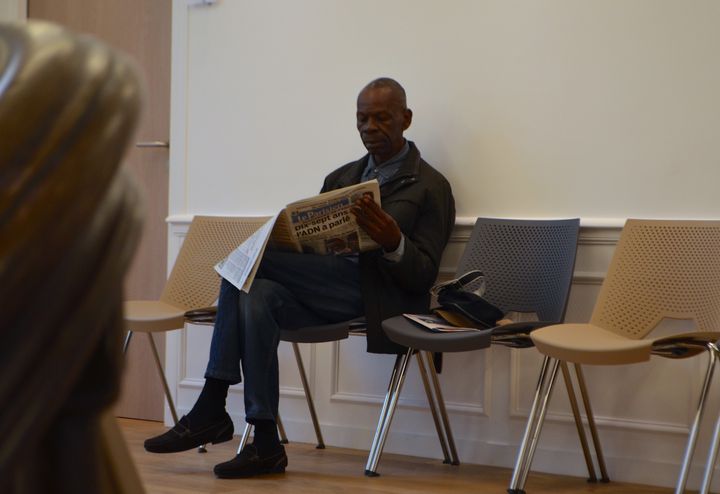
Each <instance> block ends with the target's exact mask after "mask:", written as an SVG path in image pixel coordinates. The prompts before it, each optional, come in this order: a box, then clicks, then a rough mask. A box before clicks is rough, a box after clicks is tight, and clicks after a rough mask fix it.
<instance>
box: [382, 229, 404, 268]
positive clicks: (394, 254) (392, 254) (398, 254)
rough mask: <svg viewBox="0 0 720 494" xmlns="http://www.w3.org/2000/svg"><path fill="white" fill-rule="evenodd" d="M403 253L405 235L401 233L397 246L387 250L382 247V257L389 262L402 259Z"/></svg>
mask: <svg viewBox="0 0 720 494" xmlns="http://www.w3.org/2000/svg"><path fill="white" fill-rule="evenodd" d="M404 253H405V235H403V234H402V233H401V234H400V242H399V243H398V246H397V248H395V250H392V251H387V250H385V249H383V257H384V258H385V259H386V260H388V261H390V262H398V261H399V260H400V259H402V256H403V254H404Z"/></svg>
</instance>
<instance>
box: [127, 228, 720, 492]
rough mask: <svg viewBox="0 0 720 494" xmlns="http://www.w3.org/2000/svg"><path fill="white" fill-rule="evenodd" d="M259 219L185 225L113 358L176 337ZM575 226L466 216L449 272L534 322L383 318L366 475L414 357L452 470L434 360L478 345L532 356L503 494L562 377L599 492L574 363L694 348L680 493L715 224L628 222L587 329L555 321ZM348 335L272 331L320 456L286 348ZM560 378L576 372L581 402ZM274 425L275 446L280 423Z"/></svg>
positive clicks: (715, 287) (336, 327) (715, 315)
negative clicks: (388, 368) (164, 335)
mask: <svg viewBox="0 0 720 494" xmlns="http://www.w3.org/2000/svg"><path fill="white" fill-rule="evenodd" d="M264 221H265V219H264V218H237V217H233V218H226V217H210V216H197V217H195V219H194V220H193V222H192V223H191V225H190V229H189V231H188V235H187V237H186V239H185V242H184V244H183V247H182V249H181V250H180V253H179V255H178V258H177V260H176V263H175V267H174V268H173V270H172V272H171V275H170V277H169V280H168V283H167V285H166V288H165V290H164V291H163V294H162V296H161V299H160V300H159V301H156V302H128V303H127V304H126V316H125V317H126V324H127V328H128V336H127V338H126V348H127V344H128V343H129V341H130V336H131V335H132V333H133V332H134V331H142V332H147V333H148V336H149V338H150V342H151V345H152V346H153V347H154V343H153V339H152V332H155V331H167V330H170V329H179V328H182V327H184V324H185V319H184V317H183V314H184V313H185V312H186V311H187V310H190V309H193V308H198V307H205V306H207V305H209V304H211V303H212V302H213V301H214V300H215V298H216V296H217V290H218V285H219V280H218V278H217V275H216V274H215V273H214V271H213V269H212V266H214V264H215V263H217V262H218V261H219V260H220V259H222V258H223V257H225V256H226V255H227V253H228V252H229V251H230V250H232V249H233V248H234V247H235V246H237V245H238V244H239V243H241V242H242V241H243V240H244V239H245V238H247V237H248V236H249V235H251V234H252V233H253V232H254V231H255V229H257V228H258V227H259V226H260V225H261V224H262V223H263V222H264ZM579 227H580V224H579V220H578V219H569V220H506V219H492V218H479V219H478V220H477V222H476V224H475V226H474V228H473V231H472V234H471V237H470V240H469V242H468V244H467V246H466V248H465V251H464V253H463V255H462V257H461V260H460V262H459V265H458V269H457V274H458V275H460V274H462V273H465V272H467V271H469V270H472V269H478V270H480V271H482V272H483V273H484V274H485V279H486V280H487V285H486V291H485V294H484V297H485V298H486V299H487V300H489V301H490V302H492V303H493V304H495V305H496V306H498V307H500V308H501V309H502V310H503V312H506V313H507V312H512V313H515V314H531V315H533V316H534V317H533V318H532V319H533V320H532V321H529V322H516V323H513V324H509V325H504V326H499V327H496V328H493V329H489V330H487V331H482V332H473V333H453V334H436V333H429V332H427V331H424V330H422V329H419V328H417V327H416V326H414V325H413V324H411V323H410V322H408V321H407V320H406V319H405V318H403V317H396V318H392V319H389V320H386V321H384V322H383V329H384V331H385V332H386V333H387V335H388V337H389V338H390V339H392V340H393V341H395V342H397V343H400V344H402V345H404V346H406V347H407V348H408V350H407V352H406V353H405V354H401V355H398V356H397V358H396V361H395V365H394V368H393V371H392V375H391V378H390V383H389V386H388V391H387V393H386V396H385V400H384V402H383V405H382V409H381V412H380V417H379V420H378V426H377V429H376V433H375V436H374V439H373V442H372V446H371V448H370V452H369V455H368V461H367V464H366V467H365V473H366V475H368V476H375V475H378V473H377V470H378V464H379V461H380V456H381V454H382V450H383V447H384V444H385V440H386V438H387V435H388V432H389V429H390V424H391V422H392V418H393V414H394V411H395V409H396V406H397V402H398V399H399V396H400V392H401V389H402V386H403V382H404V380H405V376H406V374H407V371H408V367H409V363H410V360H411V359H412V356H413V355H415V357H416V359H417V362H418V365H419V368H420V371H421V372H420V375H421V378H422V380H423V384H424V388H425V391H426V394H427V398H428V403H429V408H430V411H431V412H432V415H433V419H434V424H435V427H436V431H437V434H438V438H439V441H440V446H441V449H442V451H443V456H444V461H445V463H449V464H454V465H457V464H459V458H458V455H457V451H456V448H455V444H454V440H453V436H452V431H451V428H450V423H449V420H448V416H447V413H446V410H445V406H444V402H443V397H442V391H441V389H440V385H439V380H438V376H437V373H436V368H435V365H434V363H433V362H434V359H433V355H434V354H438V353H445V352H461V351H471V350H480V349H484V348H488V347H490V345H503V346H507V347H511V348H518V349H520V348H532V347H535V348H537V350H539V351H540V352H541V353H542V354H543V355H544V361H543V364H542V367H541V371H540V376H539V380H538V385H537V388H536V392H535V395H534V400H533V405H532V407H531V410H530V416H529V418H528V424H527V427H526V430H525V434H524V437H523V439H522V442H521V443H520V449H519V453H518V457H517V460H516V465H515V468H514V471H513V475H512V480H511V483H510V486H509V489H508V492H510V493H511V494H516V493H521V492H524V490H523V489H524V485H525V482H526V479H527V476H528V474H529V471H530V466H531V462H532V458H533V455H534V452H535V449H536V446H537V444H538V441H539V437H540V431H541V428H542V424H543V421H544V418H545V413H546V410H547V405H548V402H549V398H550V393H551V392H552V388H553V385H554V382H555V380H556V376H557V373H558V370H560V371H561V373H562V375H563V379H564V382H565V386H566V389H567V392H568V397H569V402H570V405H571V409H572V412H573V417H574V419H575V424H576V428H577V432H578V437H579V441H580V445H581V448H582V451H583V455H584V459H585V462H586V465H587V469H588V479H589V480H590V481H597V480H598V475H597V474H596V473H595V467H594V462H593V455H592V454H591V447H590V441H588V439H587V435H586V432H585V426H584V425H583V420H582V417H581V411H580V402H581V403H582V407H583V408H584V412H585V416H586V420H587V424H588V429H589V432H590V438H591V442H592V445H593V449H594V452H595V459H596V461H597V463H598V469H599V479H600V480H601V481H604V482H607V481H609V478H608V474H607V470H606V466H605V462H604V457H603V454H602V450H601V446H600V442H599V440H598V434H597V428H596V426H595V421H594V418H593V413H592V409H591V406H590V399H589V396H588V392H587V387H586V385H585V379H584V376H583V372H582V367H581V365H582V364H618V363H623V364H624V363H634V362H641V361H646V360H648V359H649V358H650V355H658V356H662V357H669V358H684V357H691V356H695V355H699V354H702V353H704V352H706V351H707V353H708V354H709V356H710V361H709V364H708V371H707V375H706V379H705V383H704V385H703V388H702V393H701V399H700V403H699V404H698V411H697V414H696V417H695V420H694V423H693V425H692V427H691V431H690V435H689V439H688V443H687V447H686V452H685V457H684V460H683V465H682V468H681V473H680V475H679V478H678V483H677V490H676V492H678V493H680V492H683V491H684V488H685V484H686V482H687V474H688V470H689V466H690V462H691V459H692V454H693V451H694V448H695V444H696V440H697V435H698V429H699V424H700V420H701V418H702V414H703V411H704V408H705V402H706V396H707V393H708V390H709V386H710V382H711V378H712V373H713V370H714V367H715V365H716V360H717V351H718V350H717V346H716V344H715V339H716V338H717V336H716V334H715V333H713V332H712V331H713V329H714V328H715V327H717V323H718V322H720V321H719V319H720V304H719V303H718V295H720V293H718V291H720V276H718V275H720V273H718V272H717V270H718V269H720V256H718V254H719V253H718V248H719V246H720V242H719V240H720V237H719V236H720V222H697V221H640V220H628V223H627V224H626V226H625V228H624V229H623V233H622V236H621V239H620V242H619V243H618V246H617V248H616V251H615V255H614V257H613V261H612V263H611V266H610V269H609V271H608V276H607V278H606V280H605V282H604V283H603V286H602V288H601V293H600V296H599V299H598V302H597V304H596V307H595V310H594V312H593V315H592V319H591V321H590V323H588V324H561V323H562V322H563V321H564V318H565V312H566V307H567V301H568V295H569V291H570V286H571V283H572V276H573V271H574V264H575V255H576V251H577V242H578V236H579ZM716 259H718V260H716ZM638 280H642V281H641V282H638ZM664 317H670V318H682V319H694V320H695V322H696V324H697V325H698V326H699V328H698V329H699V331H697V332H694V333H684V334H682V335H678V336H676V337H664V338H661V339H650V338H645V336H647V335H648V333H650V331H652V329H653V328H654V327H655V326H656V325H657V324H658V323H659V322H660V321H661V320H662V319H663V318H664ZM521 319H523V318H521ZM358 326H361V321H357V320H356V321H350V322H346V323H341V324H332V325H325V326H317V327H312V328H302V329H300V330H293V331H282V333H281V339H282V340H283V341H287V342H290V343H291V344H292V346H293V350H294V353H295V357H296V361H297V364H298V369H299V372H300V376H301V380H302V384H303V387H304V390H305V395H306V397H307V400H308V406H309V409H310V415H311V418H312V421H313V425H314V428H315V432H316V435H317V444H318V446H317V447H318V448H323V447H324V441H323V438H322V433H321V430H320V426H319V423H318V419H317V414H316V412H315V408H314V405H313V402H312V397H311V394H310V390H309V388H308V383H307V377H306V374H305V370H304V366H303V362H302V359H301V355H300V351H299V347H298V344H299V343H316V342H327V341H338V340H342V339H345V338H347V337H348V336H349V335H351V334H362V330H359V329H358ZM156 361H157V364H158V369H159V371H160V373H161V375H162V376H163V382H164V386H165V392H166V396H167V399H168V404H169V407H170V410H171V413H172V415H173V418H174V419H175V420H176V421H177V413H176V411H175V406H174V404H173V401H172V397H171V394H170V391H169V389H168V387H167V382H166V380H165V378H164V374H163V372H162V365H161V363H160V360H159V358H156ZM569 364H573V365H569ZM571 369H572V370H573V371H574V372H575V374H576V381H577V387H578V388H579V389H578V391H579V393H580V400H578V398H577V394H576V390H575V386H574V384H573V380H572V377H571V373H570V370H571ZM278 425H279V427H280V432H281V435H282V437H283V439H284V440H286V436H285V433H284V430H283V429H282V422H281V421H280V420H279V421H278ZM719 431H720V421H719V422H718V427H716V431H715V433H714V437H713V441H712V447H711V451H710V452H709V455H708V460H707V463H706V468H705V475H704V478H703V487H702V488H701V491H700V492H708V490H709V486H710V481H711V478H712V472H713V466H714V463H715V459H716V456H717V443H718V436H720V432H719ZM250 432H251V427H250V426H247V427H246V429H245V431H244V433H243V437H242V439H241V443H240V449H241V448H242V447H243V445H244V444H245V442H246V441H247V439H248V437H249V434H250Z"/></svg>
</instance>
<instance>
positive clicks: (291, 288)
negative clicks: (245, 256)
mask: <svg viewBox="0 0 720 494" xmlns="http://www.w3.org/2000/svg"><path fill="white" fill-rule="evenodd" d="M362 314H363V303H362V295H361V292H360V272H359V268H358V265H357V263H353V262H350V261H348V260H347V259H342V258H340V257H335V256H319V255H312V254H295V253H288V252H276V251H266V252H265V256H264V257H263V260H262V262H261V264H260V267H259V269H258V272H257V275H256V277H255V280H254V281H253V284H252V287H251V288H250V293H245V292H242V291H240V290H238V289H237V288H235V287H234V286H233V285H231V284H230V283H228V282H227V281H225V280H222V284H221V286H220V295H219V298H218V312H217V318H216V320H215V328H214V330H213V335H212V342H211V345H210V360H209V361H208V366H207V370H206V371H205V377H206V378H208V377H212V378H215V379H222V380H224V381H229V382H230V383H232V384H236V383H239V382H240V381H241V375H242V376H244V377H245V419H246V420H247V421H248V422H250V423H252V422H254V421H255V420H258V419H263V420H267V419H271V420H275V417H277V413H278V401H279V383H278V357H277V347H278V343H279V341H280V328H282V329H297V328H301V327H303V326H311V325H318V324H328V323H334V322H341V321H344V320H348V319H352V318H355V317H359V316H361V315H362ZM241 369H242V374H241Z"/></svg>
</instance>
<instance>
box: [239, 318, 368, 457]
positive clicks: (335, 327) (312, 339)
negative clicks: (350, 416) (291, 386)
mask: <svg viewBox="0 0 720 494" xmlns="http://www.w3.org/2000/svg"><path fill="white" fill-rule="evenodd" d="M363 321H364V319H363V318H358V319H352V320H350V321H343V322H339V323H333V324H323V325H320V326H307V327H304V328H300V329H296V330H281V331H280V341H285V342H288V343H290V344H292V347H293V353H294V354H295V362H296V363H297V366H298V372H299V373H300V381H301V382H302V387H303V392H304V393H305V399H306V400H307V404H308V409H309V411H310V418H311V419H312V423H313V428H314V429H315V437H316V438H317V446H315V447H316V448H317V449H325V441H324V440H323V436H322V431H321V430H320V423H319V421H318V418H317V412H316V411H315V404H314V402H313V399H312V393H310V384H309V383H308V379H307V374H306V373H305V365H304V364H303V360H302V355H301V354H300V346H299V344H300V343H326V342H331V341H339V340H344V339H346V338H347V337H348V334H349V331H350V329H351V327H355V326H357V325H358V324H359V325H360V326H363V324H364V323H363ZM276 421H277V426H278V430H279V431H280V438H281V442H283V443H287V442H288V439H287V435H286V434H285V428H284V427H283V424H282V420H281V418H280V416H278V417H276ZM252 430H253V426H252V424H246V425H245V430H244V431H243V435H242V437H241V439H240V445H239V446H238V450H237V452H238V454H239V453H240V452H241V451H242V449H243V448H244V447H245V444H247V441H248V439H249V438H250V434H251V433H252Z"/></svg>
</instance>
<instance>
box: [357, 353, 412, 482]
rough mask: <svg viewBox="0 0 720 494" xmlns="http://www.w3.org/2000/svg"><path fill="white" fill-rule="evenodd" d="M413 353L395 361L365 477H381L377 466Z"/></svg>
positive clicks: (398, 357) (401, 356)
mask: <svg viewBox="0 0 720 494" xmlns="http://www.w3.org/2000/svg"><path fill="white" fill-rule="evenodd" d="M412 352H413V350H412V349H408V351H407V353H405V354H402V355H398V356H397V358H396V359H395V367H394V368H393V374H392V377H391V378H390V386H389V387H388V392H387V395H385V402H384V403H383V408H382V411H381V412H380V418H379V419H378V428H377V430H376V431H375V437H374V438H373V442H372V446H371V447H370V454H369V455H368V461H367V464H366V465H365V475H367V476H368V477H377V476H378V475H379V474H378V473H377V466H378V463H379V462H380V455H381V454H382V450H383V448H384V447H385V441H386V440H387V434H388V431H389V430H390V423H391V422H392V418H393V414H394V412H395V407H396V406H397V401H398V398H399V397H400V391H401V390H402V385H403V382H404V381H405V375H406V374H407V369H408V362H410V358H411V357H412Z"/></svg>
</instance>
